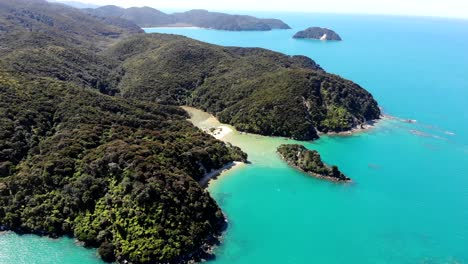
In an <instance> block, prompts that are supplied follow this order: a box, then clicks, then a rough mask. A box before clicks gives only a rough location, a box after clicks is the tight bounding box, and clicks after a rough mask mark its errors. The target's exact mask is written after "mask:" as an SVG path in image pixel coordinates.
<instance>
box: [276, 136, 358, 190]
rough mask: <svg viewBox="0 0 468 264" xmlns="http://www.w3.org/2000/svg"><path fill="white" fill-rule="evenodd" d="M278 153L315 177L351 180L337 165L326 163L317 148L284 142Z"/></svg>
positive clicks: (288, 161)
mask: <svg viewBox="0 0 468 264" xmlns="http://www.w3.org/2000/svg"><path fill="white" fill-rule="evenodd" d="M278 153H279V154H280V156H281V158H282V159H283V160H284V161H286V162H287V163H288V164H289V165H291V166H293V167H295V168H297V169H299V170H301V171H303V172H305V173H308V174H310V175H312V176H314V177H318V178H322V179H326V180H331V181H339V182H348V181H351V179H350V178H348V177H346V176H345V175H344V174H343V173H342V172H341V171H340V170H339V169H338V167H337V166H331V167H330V166H327V165H325V164H324V163H323V162H322V159H321V158H320V154H319V153H318V152H317V151H316V150H308V149H306V148H305V147H304V146H302V145H299V144H287V145H285V144H283V145H280V146H279V147H278Z"/></svg>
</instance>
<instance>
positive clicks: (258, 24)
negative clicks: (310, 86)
mask: <svg viewBox="0 0 468 264" xmlns="http://www.w3.org/2000/svg"><path fill="white" fill-rule="evenodd" d="M85 11H86V12H88V13H90V14H93V15H96V16H100V17H118V18H124V19H127V20H129V21H133V22H134V23H136V24H137V25H139V26H141V27H164V26H195V27H201V28H211V29H219V30H230V31H241V30H261V31H265V30H272V29H289V28H290V27H289V26H288V25H287V24H285V23H284V22H283V21H281V20H279V19H270V18H267V19H262V18H256V17H253V16H245V15H229V14H224V13H217V12H209V11H206V10H199V9H197V10H190V11H187V12H183V13H174V14H166V13H163V12H161V11H159V10H157V9H154V8H151V7H131V8H127V9H125V8H121V7H117V6H102V7H98V8H95V9H86V10H85Z"/></svg>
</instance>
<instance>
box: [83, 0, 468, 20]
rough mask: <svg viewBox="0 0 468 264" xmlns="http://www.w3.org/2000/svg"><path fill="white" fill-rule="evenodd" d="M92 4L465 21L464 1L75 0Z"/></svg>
mask: <svg viewBox="0 0 468 264" xmlns="http://www.w3.org/2000/svg"><path fill="white" fill-rule="evenodd" d="M78 1H80V2H83V3H91V4H96V5H109V4H113V5H118V6H122V7H131V6H150V7H154V8H157V9H163V10H164V9H166V10H168V9H177V10H188V9H194V8H198V9H208V10H212V11H214V10H221V11H229V10H232V11H239V10H240V11H300V12H330V13H360V14H362V13H364V14H394V15H416V16H438V17H457V18H468V0H281V1H280V0H196V1H194V0H78Z"/></svg>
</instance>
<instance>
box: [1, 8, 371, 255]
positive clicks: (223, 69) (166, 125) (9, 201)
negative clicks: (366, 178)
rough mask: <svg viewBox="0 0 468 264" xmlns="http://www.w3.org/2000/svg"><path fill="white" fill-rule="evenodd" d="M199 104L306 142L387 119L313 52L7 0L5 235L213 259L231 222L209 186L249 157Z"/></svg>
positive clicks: (244, 126)
mask: <svg viewBox="0 0 468 264" xmlns="http://www.w3.org/2000/svg"><path fill="white" fill-rule="evenodd" d="M185 104H188V105H193V106H196V107H199V108H202V109H204V110H207V111H209V112H211V113H213V114H215V115H217V116H218V117H219V118H220V119H221V121H223V122H227V123H230V124H233V125H234V126H236V127H237V128H238V129H240V130H243V131H249V132H254V133H259V134H264V135H278V136H287V137H294V138H298V139H313V138H316V137H317V130H320V131H341V130H347V129H349V128H351V127H352V126H354V125H356V124H359V123H361V122H364V121H366V120H369V119H374V118H378V117H379V114H380V112H379V109H378V107H377V103H376V102H375V100H374V99H373V98H372V96H371V95H370V94H369V93H368V92H366V91H365V90H364V89H362V88H361V87H359V86H358V85H356V84H354V83H352V82H351V81H347V80H344V79H342V78H340V77H339V76H336V75H331V74H328V73H326V72H325V71H324V70H323V69H321V68H320V67H319V66H318V65H317V64H316V63H315V62H314V61H312V60H311V59H309V58H306V57H303V56H292V57H291V56H286V55H283V54H280V53H276V52H272V51H268V50H264V49H247V48H234V47H229V48H228V47H221V46H216V45H210V44H207V43H203V42H199V41H195V40H192V39H189V38H185V37H181V36H174V35H162V34H153V35H145V34H143V33H142V31H141V30H140V29H139V28H138V26H136V25H135V24H133V23H132V22H129V21H126V20H123V19H121V18H103V17H96V16H90V15H87V14H86V13H84V12H82V11H80V10H77V9H74V8H71V7H66V6H64V5H58V4H50V3H47V2H45V1H42V0H27V1H26V0H13V1H11V0H0V229H12V230H15V231H18V232H26V233H39V234H48V235H54V236H55V235H62V234H70V235H75V236H76V237H77V238H78V239H80V240H82V241H84V242H85V243H86V244H87V245H89V246H94V247H98V248H99V253H100V254H101V256H102V257H103V258H104V259H105V260H113V259H114V258H117V259H118V260H119V261H123V260H130V261H132V262H134V263H148V262H151V261H152V262H161V263H167V262H170V263H183V262H186V261H187V260H188V259H195V260H199V259H200V257H202V254H203V252H206V251H207V250H208V251H209V248H210V245H213V244H214V243H216V241H215V238H216V236H217V235H219V234H220V232H221V230H222V228H223V226H224V224H225V222H224V217H223V215H222V213H221V211H220V209H219V207H218V206H217V204H216V203H215V201H214V200H213V199H212V198H211V197H210V196H209V194H208V193H207V192H206V191H204V190H203V189H202V188H201V187H200V185H199V184H198V183H197V181H198V180H199V179H200V178H201V177H202V176H203V175H204V174H205V173H206V172H208V171H210V170H211V169H217V168H220V167H222V166H224V165H226V164H227V163H230V162H232V161H245V160H246V154H245V153H243V152H242V151H241V150H240V149H238V148H236V147H232V146H230V145H226V144H225V143H223V142H221V141H218V140H216V139H214V138H213V137H211V136H209V135H207V134H205V133H203V132H201V131H199V130H198V129H196V128H195V127H194V126H192V125H191V124H190V123H189V122H188V121H186V120H185V119H186V118H187V114H186V113H185V112H184V111H183V110H182V109H180V108H178V107H177V106H178V105H185ZM203 257H206V256H203Z"/></svg>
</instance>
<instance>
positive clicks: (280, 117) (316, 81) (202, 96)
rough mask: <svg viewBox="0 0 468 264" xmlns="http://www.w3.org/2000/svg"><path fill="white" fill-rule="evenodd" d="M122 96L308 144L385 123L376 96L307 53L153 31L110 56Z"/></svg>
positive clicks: (118, 46)
mask: <svg viewBox="0 0 468 264" xmlns="http://www.w3.org/2000/svg"><path fill="white" fill-rule="evenodd" d="M106 54H108V56H109V57H113V58H116V59H118V60H119V61H120V62H121V66H120V68H119V71H121V72H125V74H124V75H123V76H122V78H121V80H120V83H119V84H118V86H117V87H116V88H113V89H116V90H117V91H119V92H120V94H121V95H122V96H123V97H130V98H137V99H141V100H151V101H157V102H161V103H165V104H176V105H184V104H188V105H192V106H195V107H198V108H201V109H203V110H205V111H208V112H210V113H213V114H214V115H216V116H217V117H218V118H219V119H220V121H221V122H224V123H229V124H231V125H233V126H235V127H236V128H237V129H239V130H241V131H246V132H252V133H257V134H263V135H274V136H285V137H293V138H296V139H305V140H310V139H314V138H317V130H319V131H321V132H331V131H334V132H339V131H346V130H349V129H351V128H353V127H354V126H357V125H359V124H361V123H363V122H366V121H368V120H372V119H377V118H379V115H380V111H379V108H378V106H377V103H376V102H375V100H374V99H373V98H372V95H371V94H369V93H368V92H367V91H365V90H364V89H362V88H361V87H360V86H359V85H357V84H355V83H353V82H351V81H347V80H344V79H342V78H341V77H339V76H336V75H332V74H328V73H326V72H325V71H323V70H322V69H321V68H320V67H319V66H318V65H317V64H315V62H314V61H312V60H311V59H309V58H306V57H303V56H293V57H290V56H286V55H283V54H280V53H276V52H272V51H268V50H264V49H250V48H227V47H220V46H215V45H209V44H206V43H203V42H199V41H194V40H192V39H188V38H185V37H180V36H173V35H161V34H151V35H146V36H138V37H133V38H130V39H127V40H125V41H121V42H119V43H117V44H116V45H113V46H112V47H111V48H110V49H109V50H108V51H106Z"/></svg>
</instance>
